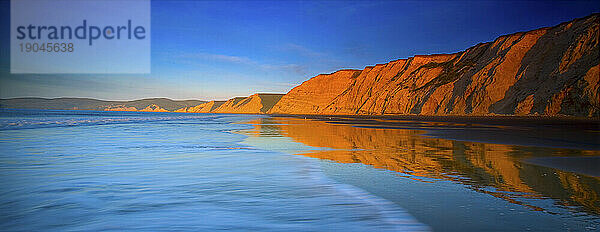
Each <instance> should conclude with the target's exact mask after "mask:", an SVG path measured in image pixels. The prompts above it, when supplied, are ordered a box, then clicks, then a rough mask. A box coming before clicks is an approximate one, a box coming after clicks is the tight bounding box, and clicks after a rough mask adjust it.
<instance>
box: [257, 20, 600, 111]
mask: <svg viewBox="0 0 600 232" xmlns="http://www.w3.org/2000/svg"><path fill="white" fill-rule="evenodd" d="M599 18H600V14H593V15H590V16H588V17H585V18H581V19H575V20H573V21H570V22H566V23H562V24H559V25H557V26H554V27H547V28H540V29H537V30H532V31H528V32H519V33H514V34H511V35H504V36H500V37H498V38H497V39H495V40H494V41H492V42H487V43H481V44H478V45H476V46H473V47H471V48H468V49H466V50H465V51H462V52H458V53H454V54H440V55H417V56H414V57H411V58H408V59H399V60H395V61H392V62H389V63H386V64H378V65H375V66H370V67H366V68H364V69H363V70H340V71H337V72H334V73H332V74H321V75H318V76H316V77H313V78H311V79H310V80H307V81H305V82H304V83H302V84H301V85H299V86H296V87H295V88H293V89H292V90H291V91H290V92H289V93H287V94H286V95H285V96H283V97H282V98H281V100H280V101H279V102H278V103H277V104H275V106H274V107H273V108H272V109H270V110H269V111H268V113H271V114H327V115H405V114H411V115H473V116H487V115H544V116H560V115H566V116H579V117H598V116H599V115H600V103H599V101H600V93H599V91H600V89H599V87H600V83H599V76H600V73H599V63H600V57H599V48H598V40H599V39H598V38H599V36H600V34H599V24H600V23H599Z"/></svg>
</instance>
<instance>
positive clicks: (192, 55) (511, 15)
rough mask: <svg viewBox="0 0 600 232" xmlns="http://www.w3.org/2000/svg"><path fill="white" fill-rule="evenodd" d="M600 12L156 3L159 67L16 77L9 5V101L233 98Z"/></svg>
mask: <svg viewBox="0 0 600 232" xmlns="http://www.w3.org/2000/svg"><path fill="white" fill-rule="evenodd" d="M596 12H600V1H562V2H557V1H512V2H511V1H452V2H450V1H382V2H376V1H375V2H371V1H369V2H360V1H350V2H347V1H325V2H312V1H300V2H291V1H273V2H271V1H234V2H222V1H219V2H213V1H152V28H151V30H152V73H151V74H148V75H119V74H111V75H73V74H69V75H12V74H10V65H9V60H10V53H9V52H10V51H9V47H8V45H9V32H10V31H9V29H10V28H9V27H10V22H9V19H10V16H9V14H10V4H9V2H8V1H0V98H11V97H26V96H36V97H91V98H98V99H108V100H130V99H140V98H149V97H168V98H172V99H201V100H211V99H227V98H230V97H233V96H247V95H250V94H252V93H255V92H280V93H285V92H287V91H288V90H289V89H291V88H292V87H293V86H295V85H298V84H300V83H302V82H303V81H305V80H307V79H309V78H310V77H312V76H315V75H318V74H320V73H330V72H333V71H335V70H338V69H341V68H358V69H361V68H363V67H364V66H368V65H373V64H376V63H385V62H388V61H391V60H395V59H399V58H407V57H411V56H414V55H419V54H436V53H453V52H457V51H461V50H464V49H466V48H468V47H470V46H473V45H475V44H477V43H480V42H487V41H491V40H493V39H495V38H496V37H498V36H500V35H503V34H509V33H514V32H518V31H526V30H532V29H536V28H539V27H545V26H553V25H556V24H559V23H561V22H564V21H569V20H572V19H574V18H579V17H584V16H587V15H589V14H591V13H596Z"/></svg>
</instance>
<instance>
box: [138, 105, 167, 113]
mask: <svg viewBox="0 0 600 232" xmlns="http://www.w3.org/2000/svg"><path fill="white" fill-rule="evenodd" d="M140 111H142V112H170V111H168V110H165V109H163V108H161V107H160V106H158V105H156V104H152V105H149V106H147V107H146V108H144V109H142V110H140Z"/></svg>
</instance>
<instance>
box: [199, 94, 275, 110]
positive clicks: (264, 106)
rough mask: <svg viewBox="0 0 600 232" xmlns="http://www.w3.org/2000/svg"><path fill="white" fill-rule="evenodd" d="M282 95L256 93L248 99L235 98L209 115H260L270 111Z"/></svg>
mask: <svg viewBox="0 0 600 232" xmlns="http://www.w3.org/2000/svg"><path fill="white" fill-rule="evenodd" d="M281 97H283V94H266V93H257V94H254V95H252V96H249V97H236V98H232V99H229V100H227V101H226V102H225V103H223V104H222V105H221V106H219V107H218V108H216V109H214V110H212V111H210V112H211V113H241V114H262V113H266V112H267V111H268V110H270V109H271V108H272V107H273V106H274V105H275V104H276V103H277V102H278V101H279V100H280V99H281Z"/></svg>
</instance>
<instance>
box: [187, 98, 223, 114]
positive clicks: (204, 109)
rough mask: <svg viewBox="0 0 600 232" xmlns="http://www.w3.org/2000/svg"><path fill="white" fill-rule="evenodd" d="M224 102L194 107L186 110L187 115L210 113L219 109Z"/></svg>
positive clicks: (212, 102)
mask: <svg viewBox="0 0 600 232" xmlns="http://www.w3.org/2000/svg"><path fill="white" fill-rule="evenodd" d="M224 103H225V101H210V102H207V103H203V104H200V105H197V106H194V107H190V108H187V110H186V112H187V113H210V112H211V111H213V110H215V109H217V108H219V106H221V105H223V104H224Z"/></svg>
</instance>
